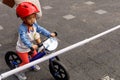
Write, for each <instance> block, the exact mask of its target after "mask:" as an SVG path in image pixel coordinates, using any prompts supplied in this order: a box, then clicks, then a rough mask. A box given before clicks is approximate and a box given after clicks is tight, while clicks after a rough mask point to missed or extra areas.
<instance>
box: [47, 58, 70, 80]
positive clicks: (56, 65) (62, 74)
mask: <svg viewBox="0 0 120 80" xmlns="http://www.w3.org/2000/svg"><path fill="white" fill-rule="evenodd" d="M49 69H50V73H51V74H52V76H53V77H54V78H55V80H69V79H70V76H69V73H68V71H67V68H66V67H65V66H64V65H63V64H62V63H61V62H60V61H56V60H54V61H52V62H50V64H49Z"/></svg>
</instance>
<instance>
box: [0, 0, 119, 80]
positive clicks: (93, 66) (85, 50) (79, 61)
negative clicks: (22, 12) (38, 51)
mask: <svg viewBox="0 0 120 80" xmlns="http://www.w3.org/2000/svg"><path fill="white" fill-rule="evenodd" d="M0 1H1V0H0ZM41 4H42V10H43V17H42V18H41V19H39V20H38V23H39V24H40V25H41V26H44V27H45V28H47V29H48V30H50V31H57V32H58V34H59V36H58V37H59V39H60V45H59V47H58V50H59V49H62V48H64V47H67V46H69V45H71V44H74V43H76V42H78V41H82V40H84V39H86V38H89V37H92V36H94V35H96V34H98V33H100V32H103V31H105V30H107V29H110V28H112V27H115V26H117V25H119V24H120V9H119V8H120V1H119V0H114V1H113V0H91V1H88V0H41ZM0 14H1V15H0V46H1V47H0V53H1V54H0V73H1V74H2V73H3V72H6V71H8V70H9V68H8V67H7V65H6V64H5V61H4V55H5V52H7V51H9V50H15V43H16V39H17V28H18V25H19V24H20V22H21V21H20V19H18V18H17V17H16V16H15V9H11V8H9V7H7V6H5V5H3V4H2V3H0ZM119 36H120V33H119V30H116V31H114V32H112V33H110V34H108V35H105V36H103V37H101V38H99V39H96V40H94V41H92V42H90V43H88V44H86V45H84V46H82V47H78V48H76V49H74V50H71V51H69V52H66V53H65V54H62V55H60V58H61V60H62V62H63V63H64V64H65V65H66V66H67V68H68V70H69V73H70V77H71V80H99V79H101V78H103V77H106V76H109V77H110V78H113V79H114V80H120V68H119V67H120V62H119V61H120V53H119V51H120V50H119V48H120V38H119ZM47 64H48V62H47V61H46V62H43V63H41V64H39V65H40V66H41V71H39V72H27V73H26V74H27V76H28V80H54V79H53V78H52V76H51V75H50V73H49V69H48V66H47ZM5 80H17V78H16V77H15V76H10V77H8V78H6V79H5ZM108 80H110V79H108Z"/></svg>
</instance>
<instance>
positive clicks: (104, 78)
mask: <svg viewBox="0 0 120 80" xmlns="http://www.w3.org/2000/svg"><path fill="white" fill-rule="evenodd" d="M101 80H115V79H114V78H110V76H105V77H103V78H101Z"/></svg>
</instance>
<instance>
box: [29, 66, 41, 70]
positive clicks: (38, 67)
mask: <svg viewBox="0 0 120 80" xmlns="http://www.w3.org/2000/svg"><path fill="white" fill-rule="evenodd" d="M31 69H32V70H34V71H39V70H40V66H38V65H34V66H32V67H31Z"/></svg>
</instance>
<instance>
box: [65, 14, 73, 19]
mask: <svg viewBox="0 0 120 80" xmlns="http://www.w3.org/2000/svg"><path fill="white" fill-rule="evenodd" d="M63 18H64V19H66V20H71V19H74V18H75V16H73V15H71V14H68V15H65V16H63Z"/></svg>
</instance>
